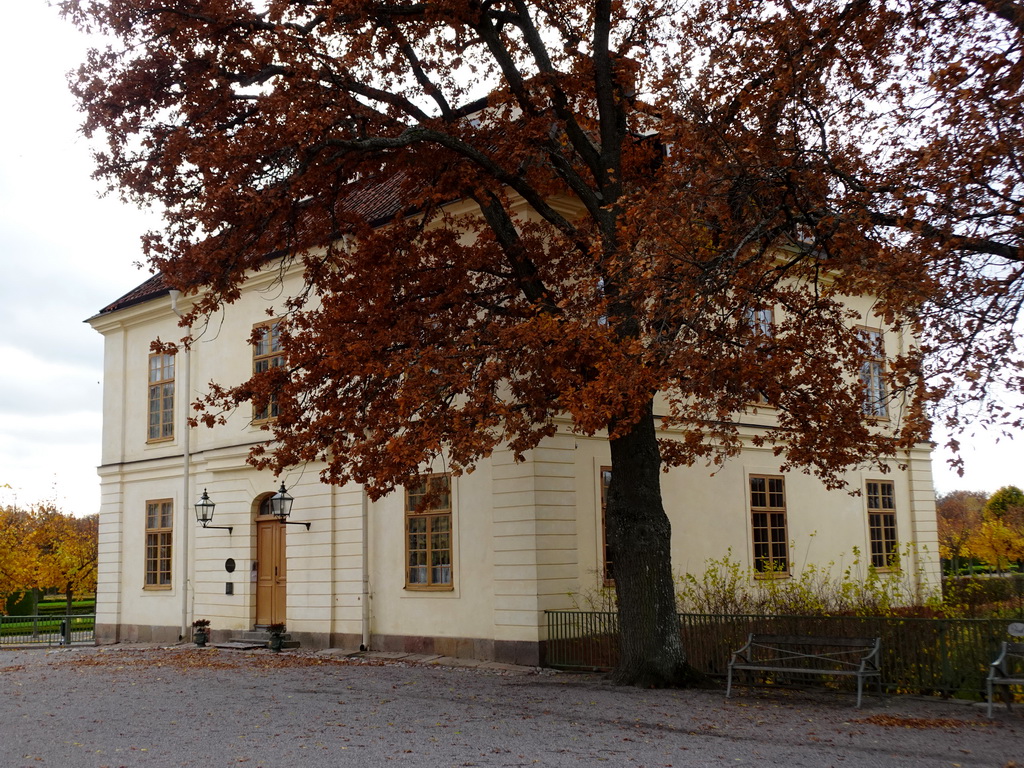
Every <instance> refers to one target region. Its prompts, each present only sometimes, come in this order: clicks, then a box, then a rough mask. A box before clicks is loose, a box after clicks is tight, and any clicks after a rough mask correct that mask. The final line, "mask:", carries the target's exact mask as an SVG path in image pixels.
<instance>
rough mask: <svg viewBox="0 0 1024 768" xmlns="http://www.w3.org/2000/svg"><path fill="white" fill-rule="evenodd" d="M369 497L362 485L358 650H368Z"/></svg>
mask: <svg viewBox="0 0 1024 768" xmlns="http://www.w3.org/2000/svg"><path fill="white" fill-rule="evenodd" d="M369 523H370V499H369V497H368V496H367V495H366V486H365V485H364V486H363V591H362V601H363V621H362V625H363V643H362V645H360V646H359V650H360V651H368V650H370V525H369Z"/></svg>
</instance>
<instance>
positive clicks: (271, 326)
mask: <svg viewBox="0 0 1024 768" xmlns="http://www.w3.org/2000/svg"><path fill="white" fill-rule="evenodd" d="M256 333H257V334H258V338H257V340H256V343H255V344H254V345H253V348H252V370H253V373H263V372H264V371H269V370H270V369H271V368H280V367H281V366H282V365H284V354H283V352H282V349H281V323H280V321H277V320H274V321H273V322H270V323H264V324H262V325H259V326H257V327H256ZM277 415H278V404H277V395H271V396H270V399H269V400H268V401H267V402H266V403H265V404H264V405H263V407H262V408H255V407H254V408H253V412H252V420H253V421H254V422H255V421H269V420H270V419H274V418H277Z"/></svg>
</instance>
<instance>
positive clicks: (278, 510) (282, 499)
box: [270, 483, 311, 531]
mask: <svg viewBox="0 0 1024 768" xmlns="http://www.w3.org/2000/svg"><path fill="white" fill-rule="evenodd" d="M294 501H295V499H293V498H292V497H291V495H290V494H289V493H288V491H287V489H285V487H284V483H281V489H280V490H279V491H278V492H277V493H275V494H274V495H273V496H271V497H270V514H272V515H273V516H274V517H276V518H277V519H278V520H280V521H281V522H282V523H283V524H284V525H304V526H306V530H307V531H308V530H309V526H310V525H311V523H301V522H297V521H294V520H289V519H288V516H289V515H290V514H291V513H292V503H293V502H294Z"/></svg>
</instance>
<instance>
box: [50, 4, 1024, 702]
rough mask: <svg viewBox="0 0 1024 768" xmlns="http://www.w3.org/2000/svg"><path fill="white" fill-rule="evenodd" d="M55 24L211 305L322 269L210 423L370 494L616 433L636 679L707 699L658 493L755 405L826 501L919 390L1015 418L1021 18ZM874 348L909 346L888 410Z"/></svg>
mask: <svg viewBox="0 0 1024 768" xmlns="http://www.w3.org/2000/svg"><path fill="white" fill-rule="evenodd" d="M62 6H63V8H64V10H65V12H66V13H67V14H68V15H69V16H70V17H71V18H72V19H73V20H74V21H76V22H77V23H78V24H79V25H80V26H82V27H83V28H86V29H92V30H96V31H99V32H102V33H105V34H107V35H110V36H112V38H113V39H114V41H115V42H113V43H112V44H111V45H110V47H109V48H106V49H104V50H96V51H93V52H92V53H90V54H89V57H88V60H87V61H86V63H85V64H84V65H83V66H82V68H81V70H80V72H79V74H78V76H77V78H75V79H74V81H73V89H74V91H75V93H76V94H77V96H78V98H79V100H80V103H81V105H82V108H83V110H84V111H85V132H86V134H87V135H89V136H92V137H94V138H95V139H97V140H98V141H100V142H101V144H102V148H101V149H100V150H99V151H98V152H97V156H96V159H97V164H98V171H97V173H98V176H99V177H100V178H103V179H105V180H106V181H107V182H108V183H109V185H110V187H111V188H112V189H115V190H118V191H119V192H120V193H121V194H122V195H123V196H124V197H125V198H126V199H128V200H132V201H138V202H140V203H142V204H147V205H148V204H154V203H155V204H159V205H160V206H162V209H163V210H164V211H165V227H164V229H163V230H162V231H160V232H156V233H153V234H151V235H149V236H148V237H147V238H146V240H145V248H146V253H147V255H148V257H149V259H150V261H151V263H152V264H153V266H154V267H155V268H157V269H160V270H163V271H164V272H165V274H166V275H167V277H168V279H169V280H170V281H171V282H172V283H173V284H174V285H175V286H177V287H179V288H181V289H182V290H185V291H189V292H193V293H195V294H196V295H197V296H198V298H199V303H198V306H197V308H196V313H195V314H194V316H193V317H191V318H189V319H191V320H198V317H199V316H201V315H202V314H203V313H208V312H211V311H213V310H215V309H216V308H218V307H219V306H221V305H222V304H223V303H224V302H231V301H234V300H235V299H237V298H238V296H239V293H240V291H241V290H242V288H243V286H244V284H245V281H246V279H247V278H248V277H249V276H250V275H251V274H253V273H254V272H256V271H259V270H263V269H279V268H294V269H296V270H299V271H301V274H302V275H303V276H304V278H305V284H306V288H305V290H303V291H301V292H299V293H298V294H297V295H295V296H291V297H289V298H288V299H287V300H283V301H282V306H280V307H277V308H276V309H277V311H278V313H279V314H281V315H286V316H287V319H286V323H285V327H284V332H283V336H282V338H283V344H284V347H285V356H286V359H287V365H286V366H284V367H281V368H275V369H271V370H270V371H268V372H266V373H265V374H263V375H259V376H256V377H254V378H253V379H252V380H251V381H248V382H246V383H245V384H243V385H242V386H239V387H225V388H215V389H214V390H213V392H212V393H211V397H210V399H209V404H210V405H211V406H212V407H214V408H215V409H216V408H230V407H236V406H237V405H238V404H239V403H242V402H245V401H253V403H254V404H255V405H256V407H257V408H259V407H260V406H261V405H263V404H265V403H266V402H267V400H268V398H269V396H270V394H271V393H272V392H273V393H274V394H275V395H276V398H277V402H278V406H279V409H280V415H279V416H278V418H277V419H276V421H275V422H274V423H273V425H272V427H271V429H272V433H273V439H274V441H273V442H272V443H269V444H268V446H265V447H261V448H258V449H256V450H255V451H254V453H253V456H252V461H253V462H254V463H255V464H256V465H257V466H260V467H270V468H273V469H275V470H280V469H282V468H284V467H286V466H290V465H293V464H295V463H300V462H305V461H311V460H323V461H326V462H327V469H326V470H325V471H324V475H323V476H324V479H325V480H327V481H330V482H333V483H345V482H348V481H351V480H355V481H358V482H362V483H365V484H366V487H367V489H368V492H369V493H370V494H371V495H372V496H374V497H377V496H380V495H382V494H384V493H387V492H389V491H390V490H392V489H393V488H394V487H395V486H396V485H399V484H402V483H406V482H409V481H410V479H411V478H413V477H414V476H415V475H416V474H417V472H419V471H421V469H420V468H421V467H422V466H423V465H424V462H426V461H429V460H430V459H431V458H433V457H436V456H438V455H441V454H443V455H444V457H445V460H446V462H447V465H448V466H449V467H451V468H452V470H453V471H454V472H456V473H458V472H462V471H464V470H466V469H469V468H471V467H472V466H473V465H474V464H475V463H476V462H478V461H480V460H481V459H482V458H484V457H486V456H488V455H489V454H490V453H491V452H492V451H493V450H495V449H496V448H499V447H501V446H509V447H510V448H511V449H512V450H513V451H514V452H515V453H516V454H519V455H521V454H523V453H524V452H526V451H528V450H530V449H531V448H533V447H535V446H537V445H538V444H539V443H540V442H541V441H542V440H543V439H544V438H545V437H546V436H549V435H552V434H553V433H554V432H555V431H556V429H558V428H559V425H560V424H562V423H565V424H567V428H568V429H571V430H573V431H576V432H579V433H583V434H588V435H592V434H599V433H600V434H606V435H607V436H608V438H609V443H610V448H611V457H612V459H611V460H612V467H613V471H612V478H611V486H610V488H609V490H608V496H607V521H608V534H609V540H610V543H611V547H612V549H613V551H614V553H615V569H616V573H615V575H616V587H617V592H618V598H619V600H618V610H619V616H620V626H621V627H622V638H621V639H622V661H621V664H620V667H619V669H618V670H617V672H616V678H617V679H618V680H619V681H621V682H627V683H634V684H639V685H664V684H671V683H675V682H679V681H681V680H683V679H685V678H686V675H687V667H686V664H685V654H684V652H683V649H682V648H681V645H680V639H679V632H678V622H677V619H676V616H675V601H674V594H673V585H672V573H671V564H670V556H669V551H670V547H669V544H670V526H669V521H668V518H667V516H666V515H665V512H664V509H663V506H662V499H661V491H660V484H659V473H660V472H661V471H662V469H664V468H665V467H666V466H674V465H684V464H692V463H695V462H708V461H710V462H715V461H723V460H725V459H727V458H728V457H729V456H731V455H735V454H736V453H737V452H738V451H739V450H740V448H741V445H742V441H741V437H740V421H741V418H739V417H738V414H742V413H743V411H744V409H745V408H747V407H748V406H749V404H750V403H752V402H763V403H767V404H769V405H770V407H771V408H772V409H773V411H772V412H773V413H774V414H776V415H777V418H778V427H777V428H774V429H765V430H762V431H758V432H757V433H756V436H755V437H754V441H755V443H756V444H768V445H772V446H774V447H775V450H776V451H777V453H778V454H779V455H780V456H781V461H782V464H783V468H784V469H804V470H806V471H810V472H813V473H815V474H816V475H817V476H818V477H820V478H821V479H822V481H823V482H824V483H825V484H826V485H828V486H839V485H841V484H842V482H843V479H842V472H843V471H844V469H846V468H847V467H849V466H851V465H875V466H878V467H884V466H885V465H884V464H883V462H885V461H886V460H887V459H892V458H896V459H897V460H898V459H900V458H901V457H903V456H905V453H904V452H905V451H906V450H908V449H909V448H911V447H912V446H914V445H916V444H918V443H919V442H920V441H921V440H923V439H925V438H927V437H928V433H929V421H928V419H927V418H926V413H925V408H926V406H928V405H929V404H930V403H931V404H935V403H941V404H942V408H943V410H942V411H941V412H940V416H941V417H942V418H943V419H945V420H946V421H947V422H948V423H949V425H950V426H952V427H954V428H955V427H956V426H957V424H958V423H959V419H960V415H961V414H962V413H963V412H964V411H965V409H967V408H968V407H970V408H972V410H973V411H980V412H981V413H983V414H985V415H986V418H987V419H988V420H990V421H991V422H993V423H1001V424H1011V425H1012V424H1013V423H1014V422H1017V423H1018V424H1019V415H1018V414H1014V413H1012V412H1010V411H1008V410H1006V408H1005V407H1004V406H1003V405H1001V404H1000V403H998V402H993V401H991V400H990V399H988V396H989V394H990V393H991V392H993V391H995V389H996V387H997V385H999V386H1005V387H1009V388H1010V389H1011V390H1014V391H1019V390H1020V389H1021V367H1020V359H1019V354H1018V352H1019V350H1018V348H1017V344H1018V341H1017V338H1016V337H1015V336H1014V335H1013V333H1012V322H1013V320H1014V319H1015V317H1016V313H1017V311H1018V309H1019V306H1020V300H1021V286H1022V280H1021V275H1022V272H1021V270H1022V268H1024V263H1022V260H1021V251H1020V245H1021V233H1022V227H1024V217H1022V208H1021V194H1022V185H1021V170H1020V169H1021V167H1022V163H1024V157H1022V155H1021V148H1022V146H1024V143H1022V140H1021V131H1022V130H1024V115H1022V114H1021V112H1022V105H1021V94H1020V83H1021V67H1022V62H1021V56H1020V50H1021V42H1022V31H1024V16H1022V15H1021V12H1020V8H1019V6H1018V5H1017V4H1016V3H1013V2H1010V3H996V2H988V1H987V0H977V1H971V0H951V1H948V2H941V3H940V2H922V1H921V0H902V1H901V2H895V1H893V2H889V1H888V0H851V1H850V2H846V1H845V0H840V1H836V2H833V1H828V0H825V1H822V0H816V1H815V2H810V1H809V0H796V1H795V2H786V3H781V4H780V3H761V2H755V1H754V0H729V2H725V1H724V0H721V1H718V0H703V1H698V2H685V3H684V2H677V1H676V0H669V1H668V2H664V3H648V2H641V0H624V1H623V2H612V1H611V0H595V1H594V2H581V1H580V0H494V1H491V0H488V1H486V2H480V0H435V1H432V2H415V0H408V1H406V0H394V1H393V2H389V1H388V0H345V1H344V2H338V1H337V0H335V1H333V2H327V0H270V1H269V2H266V3H263V2H260V3H257V2H252V1H251V0H176V1H175V2H170V3H168V2H165V1H164V0H66V2H64V3H62ZM271 257H273V258H272V259H271ZM859 295H869V296H872V297H874V303H873V311H874V314H873V315H870V316H867V317H861V316H857V315H856V314H854V313H852V312H851V311H850V310H849V308H848V302H847V301H846V297H848V296H859ZM768 310H771V312H772V314H773V320H774V322H773V324H772V326H771V328H770V331H769V329H767V328H765V324H764V323H763V322H762V321H761V318H763V316H764V313H765V312H766V311H768ZM861 325H866V326H869V327H872V328H877V329H882V330H885V331H889V332H892V333H893V334H895V335H892V336H890V338H892V339H893V342H892V344H891V345H890V346H889V347H888V348H887V349H886V350H885V352H886V354H887V360H886V364H885V366H884V386H876V387H874V388H873V390H872V393H871V395H870V398H869V402H868V403H867V405H866V404H865V392H864V389H863V387H862V384H861V382H860V375H861V373H862V371H863V370H864V368H865V365H866V364H867V363H869V362H870V361H871V360H872V359H874V358H877V357H878V355H879V350H878V349H877V348H876V347H875V346H874V342H873V340H872V338H871V336H870V335H869V334H868V335H866V334H865V333H864V332H863V330H862V329H861V328H859V327H858V326H861ZM903 334H907V335H905V336H904V335H903ZM896 339H902V341H899V342H897V341H896ZM915 339H916V341H915ZM979 405H980V407H978V408H975V407H974V406H979ZM883 414H885V415H887V416H888V417H889V418H888V419H883V420H880V419H879V418H878V417H879V416H881V415H883ZM207 416H208V418H209V419H210V420H213V419H214V418H215V417H214V416H213V415H212V413H210V414H207ZM562 420H564V422H563V421H562ZM658 424H660V425H662V426H663V427H665V428H666V429H667V430H669V432H668V434H669V437H668V438H666V439H665V440H663V441H661V442H660V443H659V441H658V440H657V438H656V426H657V425H658ZM708 511H709V512H712V513H713V512H714V510H708ZM678 535H681V536H685V535H686V531H685V528H684V530H683V531H681V532H679V534H678Z"/></svg>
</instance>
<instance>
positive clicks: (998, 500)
mask: <svg viewBox="0 0 1024 768" xmlns="http://www.w3.org/2000/svg"><path fill="white" fill-rule="evenodd" d="M985 514H986V515H988V516H989V517H995V518H999V519H1002V518H1004V517H1009V518H1015V517H1021V516H1024V491H1022V490H1021V489H1020V488H1018V487H1017V486H1015V485H1004V486H1003V487H1002V488H999V489H997V490H996V491H995V493H993V494H992V495H991V496H990V497H989V499H988V501H987V502H986V503H985Z"/></svg>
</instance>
